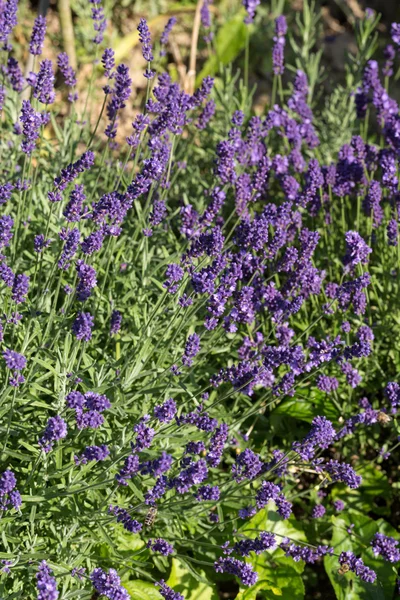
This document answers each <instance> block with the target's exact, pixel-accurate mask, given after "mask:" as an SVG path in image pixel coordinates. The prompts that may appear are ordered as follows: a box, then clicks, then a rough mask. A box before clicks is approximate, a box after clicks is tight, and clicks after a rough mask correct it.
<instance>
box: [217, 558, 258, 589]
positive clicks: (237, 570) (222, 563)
mask: <svg viewBox="0 0 400 600" xmlns="http://www.w3.org/2000/svg"><path fill="white" fill-rule="evenodd" d="M214 569H215V570H216V572H217V573H229V574H230V575H236V577H238V578H239V579H240V581H241V582H242V583H243V585H246V586H250V585H254V584H255V583H256V581H257V579H258V574H257V573H256V572H255V571H253V569H252V568H251V565H250V564H248V563H245V562H242V561H241V560H238V559H237V558H232V557H227V558H219V559H218V560H217V561H216V562H215V563H214Z"/></svg>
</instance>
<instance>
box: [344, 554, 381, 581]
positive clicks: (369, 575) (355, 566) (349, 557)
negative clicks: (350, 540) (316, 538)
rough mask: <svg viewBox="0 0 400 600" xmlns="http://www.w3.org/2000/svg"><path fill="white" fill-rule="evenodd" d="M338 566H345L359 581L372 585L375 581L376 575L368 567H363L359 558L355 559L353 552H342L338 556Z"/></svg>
mask: <svg viewBox="0 0 400 600" xmlns="http://www.w3.org/2000/svg"><path fill="white" fill-rule="evenodd" d="M339 564H340V565H341V566H342V567H343V565H345V564H346V565H347V566H348V568H349V569H350V571H353V573H355V574H356V575H357V576H358V577H360V579H362V580H363V581H366V582H368V583H374V581H375V580H376V573H375V571H373V570H372V569H370V568H369V567H366V566H365V565H364V562H363V560H362V559H361V558H357V557H356V555H355V554H353V552H342V553H341V554H340V556H339Z"/></svg>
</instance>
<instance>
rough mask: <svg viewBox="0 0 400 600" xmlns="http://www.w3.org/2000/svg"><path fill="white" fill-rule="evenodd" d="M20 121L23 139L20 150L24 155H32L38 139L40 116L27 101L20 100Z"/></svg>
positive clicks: (40, 123)
mask: <svg viewBox="0 0 400 600" xmlns="http://www.w3.org/2000/svg"><path fill="white" fill-rule="evenodd" d="M20 121H21V123H22V135H23V136H24V138H25V139H24V140H23V141H22V143H21V150H22V152H25V154H32V152H33V150H34V149H35V147H36V140H37V139H38V137H39V129H40V127H41V125H42V115H41V114H40V113H39V112H36V111H35V110H34V109H33V108H32V105H31V103H30V102H29V100H22V109H21V116H20Z"/></svg>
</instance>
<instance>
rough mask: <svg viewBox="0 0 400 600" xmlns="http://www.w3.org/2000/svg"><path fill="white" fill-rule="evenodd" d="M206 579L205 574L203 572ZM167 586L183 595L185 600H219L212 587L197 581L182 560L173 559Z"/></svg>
mask: <svg viewBox="0 0 400 600" xmlns="http://www.w3.org/2000/svg"><path fill="white" fill-rule="evenodd" d="M201 574H202V575H203V577H204V573H203V572H201ZM167 584H168V585H169V586H170V587H172V588H173V589H174V591H176V592H179V593H181V594H183V596H184V597H185V600H218V595H217V594H216V592H215V591H214V590H213V588H212V587H211V584H210V585H207V584H206V583H203V582H200V581H197V580H196V579H195V578H194V577H193V575H192V574H191V573H190V572H189V571H188V570H187V569H186V567H185V566H184V565H183V564H182V562H181V561H180V560H178V559H177V558H174V559H172V568H171V573H170V576H169V578H168V581H167Z"/></svg>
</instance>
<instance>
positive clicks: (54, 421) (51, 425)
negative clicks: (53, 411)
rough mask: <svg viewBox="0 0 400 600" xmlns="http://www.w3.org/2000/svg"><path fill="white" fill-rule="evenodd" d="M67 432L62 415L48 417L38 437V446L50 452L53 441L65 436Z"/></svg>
mask: <svg viewBox="0 0 400 600" xmlns="http://www.w3.org/2000/svg"><path fill="white" fill-rule="evenodd" d="M67 433H68V429H67V424H66V422H65V421H64V419H63V418H62V417H60V416H59V415H56V416H55V417H50V418H49V420H48V421H47V425H46V429H45V430H44V433H43V435H42V437H41V438H39V446H40V447H41V448H42V450H43V451H44V452H46V453H47V452H50V450H52V449H53V445H54V443H55V442H57V441H58V440H61V439H63V438H65V437H66V435H67Z"/></svg>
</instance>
